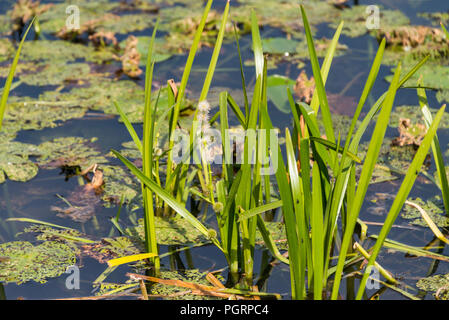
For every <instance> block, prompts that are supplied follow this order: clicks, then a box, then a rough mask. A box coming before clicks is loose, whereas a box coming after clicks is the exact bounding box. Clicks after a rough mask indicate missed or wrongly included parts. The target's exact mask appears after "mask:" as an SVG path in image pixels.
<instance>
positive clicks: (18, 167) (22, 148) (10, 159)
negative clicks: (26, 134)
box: [0, 141, 40, 183]
mask: <svg viewBox="0 0 449 320" xmlns="http://www.w3.org/2000/svg"><path fill="white" fill-rule="evenodd" d="M39 153H40V152H39V149H38V148H37V147H36V146H34V145H31V144H25V143H21V142H17V141H3V143H2V146H1V150H0V183H3V182H5V180H6V178H8V179H9V180H12V181H21V182H25V181H29V180H31V179H33V178H34V177H35V176H36V175H37V172H38V166H37V165H36V164H35V163H34V162H33V161H31V160H30V159H29V157H30V156H35V155H38V154H39Z"/></svg>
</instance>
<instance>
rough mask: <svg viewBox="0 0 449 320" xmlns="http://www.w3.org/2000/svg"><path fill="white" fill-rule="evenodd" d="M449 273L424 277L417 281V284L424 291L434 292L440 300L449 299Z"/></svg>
mask: <svg viewBox="0 0 449 320" xmlns="http://www.w3.org/2000/svg"><path fill="white" fill-rule="evenodd" d="M448 276H449V275H447V274H446V275H443V274H439V275H435V276H430V277H427V278H423V279H421V280H419V281H418V282H417V283H416V286H417V287H418V288H419V289H421V290H424V291H427V292H433V295H434V296H435V297H436V298H437V299H438V300H448V299H449V291H448V289H449V278H448Z"/></svg>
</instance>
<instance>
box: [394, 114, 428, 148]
mask: <svg viewBox="0 0 449 320" xmlns="http://www.w3.org/2000/svg"><path fill="white" fill-rule="evenodd" d="M398 129H399V137H397V138H395V139H394V140H393V144H394V145H398V146H400V147H402V146H405V145H414V146H419V145H420V144H421V142H422V140H423V139H424V137H425V136H426V133H427V128H426V126H425V125H424V124H419V123H418V124H412V121H411V120H410V119H402V118H401V119H399V127H398Z"/></svg>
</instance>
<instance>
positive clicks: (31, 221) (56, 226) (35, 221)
mask: <svg viewBox="0 0 449 320" xmlns="http://www.w3.org/2000/svg"><path fill="white" fill-rule="evenodd" d="M5 221H18V222H30V223H36V224H42V225H44V226H49V227H55V228H60V229H71V228H69V227H64V226H60V225H57V224H53V223H49V222H45V221H41V220H37V219H31V218H8V219H6V220H5Z"/></svg>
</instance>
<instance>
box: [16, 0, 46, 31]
mask: <svg viewBox="0 0 449 320" xmlns="http://www.w3.org/2000/svg"><path fill="white" fill-rule="evenodd" d="M52 6H53V4H43V5H41V4H40V1H34V0H18V1H17V2H16V3H15V4H14V7H13V10H12V13H11V18H12V21H13V29H14V30H15V31H20V30H21V29H23V27H24V26H25V24H26V23H27V22H28V21H30V20H31V19H33V18H34V17H35V16H39V15H41V14H42V13H44V12H46V11H48V9H50V8H51V7H52Z"/></svg>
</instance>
